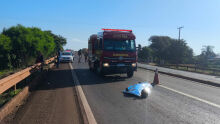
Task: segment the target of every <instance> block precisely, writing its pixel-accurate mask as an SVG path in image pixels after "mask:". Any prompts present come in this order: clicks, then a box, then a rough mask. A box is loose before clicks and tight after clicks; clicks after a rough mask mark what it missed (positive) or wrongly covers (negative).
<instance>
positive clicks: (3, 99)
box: [0, 89, 21, 107]
mask: <svg viewBox="0 0 220 124" xmlns="http://www.w3.org/2000/svg"><path fill="white" fill-rule="evenodd" d="M20 91H21V89H16V90H15V91H14V90H11V91H9V92H5V93H3V94H1V95H0V107H2V106H3V105H4V104H5V103H7V102H8V101H9V100H11V99H12V98H13V97H14V96H15V95H17V94H18V93H19V92H20Z"/></svg>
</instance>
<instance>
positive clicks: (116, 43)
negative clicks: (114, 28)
mask: <svg viewBox="0 0 220 124" xmlns="http://www.w3.org/2000/svg"><path fill="white" fill-rule="evenodd" d="M104 49H105V50H116V51H117V50H118V51H134V50H135V40H107V39H106V40H104Z"/></svg>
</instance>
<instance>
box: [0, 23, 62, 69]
mask: <svg viewBox="0 0 220 124" xmlns="http://www.w3.org/2000/svg"><path fill="white" fill-rule="evenodd" d="M65 44H66V39H65V38H64V37H62V36H60V35H56V34H53V33H52V32H51V31H49V30H47V31H43V30H41V29H40V28H37V27H25V26H22V25H16V26H12V27H10V28H7V29H6V28H4V29H3V31H2V32H1V34H0V70H3V69H13V68H20V67H27V66H29V65H31V64H33V63H34V62H35V60H36V57H37V56H38V55H39V54H42V55H43V56H44V58H48V57H51V56H54V55H55V54H56V53H57V51H58V50H62V49H63V46H64V45H65Z"/></svg>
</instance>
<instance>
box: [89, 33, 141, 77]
mask: <svg viewBox="0 0 220 124" xmlns="http://www.w3.org/2000/svg"><path fill="white" fill-rule="evenodd" d="M102 30H103V31H102V32H99V33H97V34H93V35H91V36H90V38H89V40H88V53H89V68H90V70H93V71H96V72H97V73H98V74H100V75H106V74H121V73H127V76H128V77H132V76H133V73H134V71H137V52H136V44H135V35H134V34H133V33H132V30H121V29H102Z"/></svg>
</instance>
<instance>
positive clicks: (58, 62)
mask: <svg viewBox="0 0 220 124" xmlns="http://www.w3.org/2000/svg"><path fill="white" fill-rule="evenodd" d="M59 64H60V50H58V52H57V63H56V65H57V68H59Z"/></svg>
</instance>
